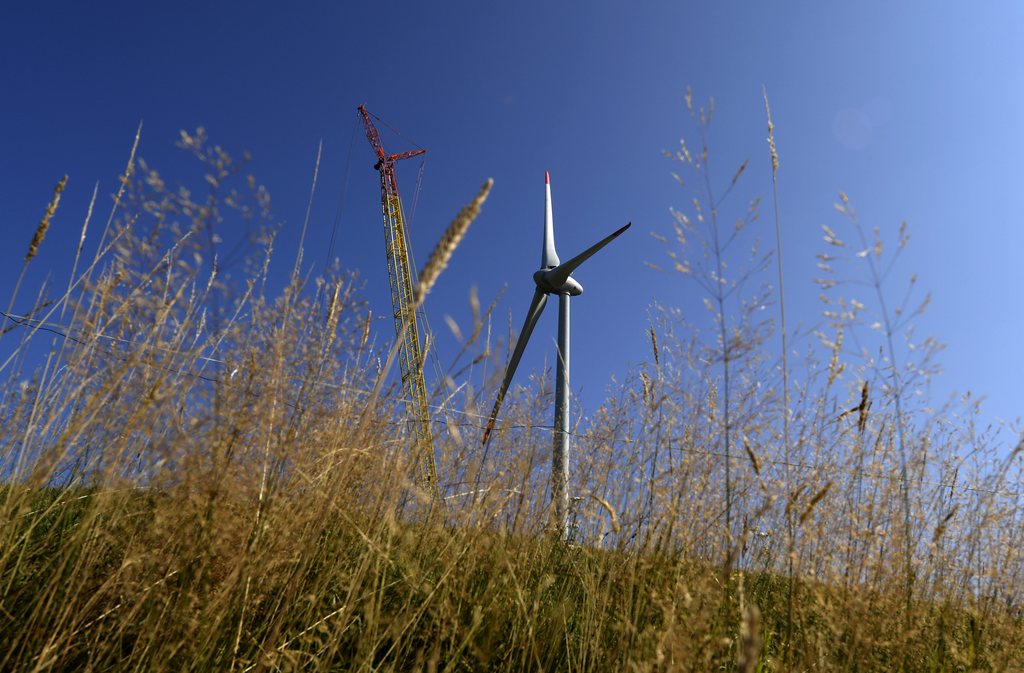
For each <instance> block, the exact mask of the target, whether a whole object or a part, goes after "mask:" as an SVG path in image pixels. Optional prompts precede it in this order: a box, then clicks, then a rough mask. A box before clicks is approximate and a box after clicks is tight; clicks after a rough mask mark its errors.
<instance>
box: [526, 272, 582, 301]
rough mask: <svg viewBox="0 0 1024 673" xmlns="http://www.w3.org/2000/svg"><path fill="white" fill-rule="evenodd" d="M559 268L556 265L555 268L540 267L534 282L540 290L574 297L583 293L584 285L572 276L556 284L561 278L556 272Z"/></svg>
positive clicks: (534, 276)
mask: <svg viewBox="0 0 1024 673" xmlns="http://www.w3.org/2000/svg"><path fill="white" fill-rule="evenodd" d="M557 269H558V267H557V266H556V267H554V268H553V269H540V270H538V271H535V272H534V274H533V282H534V283H536V284H537V289H538V290H540V291H541V292H544V293H547V294H567V295H570V296H573V297H577V296H579V295H581V294H583V286H582V285H580V284H579V281H577V280H576V279H575V278H573V277H572V276H569V277H568V278H566V279H565V280H564V281H562V283H561V284H560V285H556V284H555V283H557V282H558V281H559V280H561V279H560V278H558V277H557V276H556V275H555V273H554V272H555V271H556V270H557Z"/></svg>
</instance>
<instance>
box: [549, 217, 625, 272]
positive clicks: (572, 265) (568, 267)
mask: <svg viewBox="0 0 1024 673" xmlns="http://www.w3.org/2000/svg"><path fill="white" fill-rule="evenodd" d="M632 224H633V223H632V222H629V223H627V224H626V226H624V227H622V228H621V229H619V230H618V231H616V232H614V233H612V234H610V235H608V236H605V237H604V238H602V239H601V240H600V241H598V242H597V243H595V244H594V245H592V246H590V247H589V248H587V249H586V250H584V251H583V252H581V253H580V254H578V255H576V256H575V257H573V258H572V259H570V260H569V261H568V262H565V263H564V264H559V265H558V266H556V267H555V268H554V269H551V270H550V271H548V272H546V273H545V274H544V275H545V277H546V278H547V279H548V281H549V282H550V283H551V284H552V285H554V286H555V287H561V286H562V284H563V283H565V281H567V280H568V279H569V276H570V275H572V272H573V271H575V270H576V268H577V267H578V266H579V265H580V264H582V263H583V262H585V261H587V260H588V259H590V258H591V257H593V256H594V253H596V252H597V251H598V250H600V249H601V248H603V247H604V246H606V245H608V244H609V243H611V242H612V240H613V239H615V238H616V237H618V236H619V235H620V234H621V233H622V232H624V231H625V230H627V229H629V227H630V225H632Z"/></svg>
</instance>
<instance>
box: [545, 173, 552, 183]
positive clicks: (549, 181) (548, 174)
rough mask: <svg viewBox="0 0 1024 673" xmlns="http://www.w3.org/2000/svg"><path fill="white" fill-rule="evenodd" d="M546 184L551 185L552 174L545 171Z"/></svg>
mask: <svg viewBox="0 0 1024 673" xmlns="http://www.w3.org/2000/svg"><path fill="white" fill-rule="evenodd" d="M544 184H545V185H550V184H551V173H548V172H547V171H544Z"/></svg>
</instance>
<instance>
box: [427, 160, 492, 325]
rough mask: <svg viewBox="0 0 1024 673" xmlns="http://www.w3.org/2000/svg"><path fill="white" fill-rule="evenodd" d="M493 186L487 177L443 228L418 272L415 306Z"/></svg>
mask: <svg viewBox="0 0 1024 673" xmlns="http://www.w3.org/2000/svg"><path fill="white" fill-rule="evenodd" d="M493 186H494V180H493V179H491V178H488V179H487V182H485V183H484V184H483V186H482V187H481V188H480V191H479V193H477V195H476V197H475V198H474V199H473V200H472V201H470V202H469V203H467V204H466V205H465V206H463V208H462V210H460V211H459V213H458V215H456V216H455V219H454V220H452V222H451V224H449V225H448V228H447V229H445V231H444V233H443V234H442V235H441V239H440V240H439V241H438V242H437V245H435V246H434V249H433V250H431V251H430V257H428V258H427V263H426V265H425V266H424V267H423V271H421V272H420V277H419V280H418V281H417V283H416V288H415V290H414V294H415V302H416V305H417V306H420V305H421V304H422V303H423V300H424V299H426V296H427V295H428V294H429V293H430V290H431V289H432V288H433V287H434V284H435V283H436V282H437V279H438V278H439V277H440V276H441V272H442V271H444V270H445V269H446V268H448V262H449V261H450V260H451V258H452V255H453V254H454V253H455V249H456V248H457V247H459V244H460V243H461V242H462V238H463V237H464V236H465V235H466V232H467V231H469V225H471V224H473V220H475V219H476V218H477V215H479V214H480V208H481V207H482V206H483V205H484V202H485V201H487V196H488V195H489V194H490V193H491V187H493Z"/></svg>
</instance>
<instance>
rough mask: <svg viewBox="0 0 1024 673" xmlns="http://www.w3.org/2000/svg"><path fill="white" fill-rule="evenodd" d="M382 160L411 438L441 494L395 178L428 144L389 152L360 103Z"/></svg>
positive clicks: (424, 481) (423, 480)
mask: <svg viewBox="0 0 1024 673" xmlns="http://www.w3.org/2000/svg"><path fill="white" fill-rule="evenodd" d="M359 115H360V116H361V117H362V120H363V126H364V127H365V129H366V138H367V140H369V141H370V145H371V146H372V147H373V151H374V153H375V154H376V155H377V163H376V164H374V166H373V167H374V169H376V170H377V171H378V172H380V201H381V210H382V212H383V216H384V250H385V253H386V254H387V261H388V280H389V281H390V283H391V307H392V309H393V316H394V319H395V335H396V338H398V339H400V340H401V342H402V344H401V347H400V351H399V355H398V361H399V366H400V368H401V374H402V389H403V391H404V393H405V407H406V416H407V420H408V428H409V439H410V441H411V443H412V448H413V450H414V451H415V452H416V462H417V469H418V472H419V475H418V479H419V483H420V485H421V486H422V487H424V488H425V489H426V490H427V491H428V492H429V493H430V495H431V497H433V498H434V499H435V500H437V499H438V498H439V497H440V489H439V487H438V483H437V464H436V461H435V459H434V437H433V435H432V433H431V431H430V409H429V407H428V406H427V384H426V381H425V380H424V379H423V349H422V348H421V346H420V330H419V322H418V320H417V316H416V301H415V299H414V298H413V280H412V271H411V270H410V265H409V240H408V237H407V235H406V231H405V218H404V216H403V215H404V213H403V210H402V200H401V198H400V197H399V195H398V180H397V179H396V178H395V162H396V161H401V160H402V159H408V158H409V157H415V156H418V155H420V154H423V153H424V152H426V150H424V149H417V150H410V151H408V152H401V153H399V154H388V153H387V152H385V151H384V146H383V145H382V144H381V141H380V134H379V133H378V132H377V128H376V127H375V126H374V125H373V122H372V121H371V120H370V113H369V112H368V111H367V110H366V107H365V106H362V105H360V106H359Z"/></svg>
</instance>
